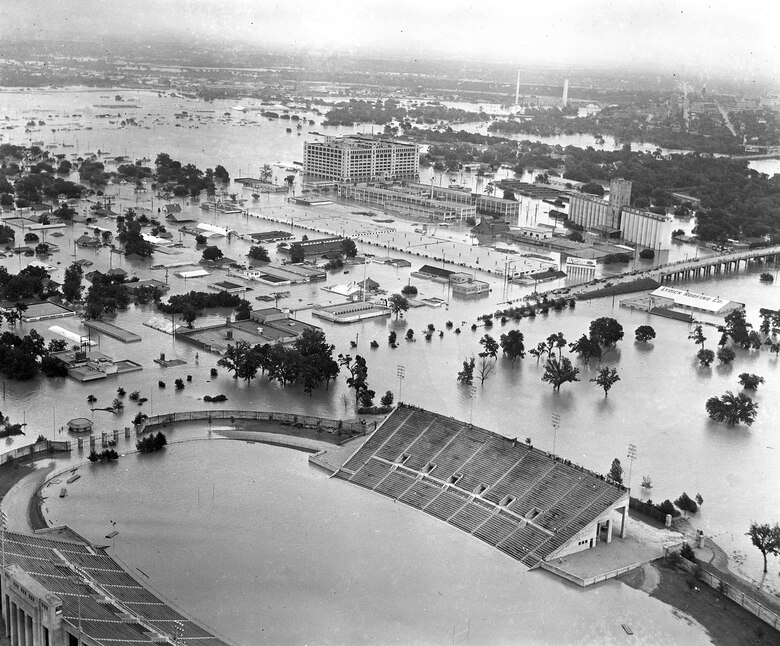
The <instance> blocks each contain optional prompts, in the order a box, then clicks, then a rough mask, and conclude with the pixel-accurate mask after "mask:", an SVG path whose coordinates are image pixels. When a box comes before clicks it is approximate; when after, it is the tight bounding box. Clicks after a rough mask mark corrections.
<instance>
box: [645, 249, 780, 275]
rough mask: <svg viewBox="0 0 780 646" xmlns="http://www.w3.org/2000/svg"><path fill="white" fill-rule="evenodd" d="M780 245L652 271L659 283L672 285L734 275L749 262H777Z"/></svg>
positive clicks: (696, 260) (695, 260)
mask: <svg viewBox="0 0 780 646" xmlns="http://www.w3.org/2000/svg"><path fill="white" fill-rule="evenodd" d="M779 256H780V245H772V246H770V247H761V248H759V249H747V250H744V251H735V252H732V253H724V254H720V255H717V256H706V257H703V258H693V259H690V260H681V261H679V262H675V263H670V264H668V265H661V266H660V267H656V268H654V269H653V273H654V274H657V280H658V282H659V283H662V284H663V283H674V282H677V281H678V280H690V279H692V278H707V277H709V276H712V275H720V274H729V273H736V272H738V271H739V270H740V266H742V265H743V263H744V268H745V269H747V267H748V265H749V264H750V262H751V261H763V262H773V263H777V262H778V257H779Z"/></svg>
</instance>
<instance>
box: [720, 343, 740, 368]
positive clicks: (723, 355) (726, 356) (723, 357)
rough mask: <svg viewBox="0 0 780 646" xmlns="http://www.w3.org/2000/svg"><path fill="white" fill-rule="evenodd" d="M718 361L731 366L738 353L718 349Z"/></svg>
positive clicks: (724, 348) (723, 348) (729, 349)
mask: <svg viewBox="0 0 780 646" xmlns="http://www.w3.org/2000/svg"><path fill="white" fill-rule="evenodd" d="M716 354H717V356H718V361H720V362H721V363H722V364H724V365H728V364H730V363H731V362H732V361H734V359H735V358H736V356H737V355H736V353H735V352H734V350H732V349H731V348H726V347H722V348H718V351H717V353H716Z"/></svg>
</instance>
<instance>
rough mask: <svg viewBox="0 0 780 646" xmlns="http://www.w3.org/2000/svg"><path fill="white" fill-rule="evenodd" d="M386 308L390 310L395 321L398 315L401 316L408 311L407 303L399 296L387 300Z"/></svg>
mask: <svg viewBox="0 0 780 646" xmlns="http://www.w3.org/2000/svg"><path fill="white" fill-rule="evenodd" d="M387 306H388V307H389V308H390V312H392V313H393V314H395V318H396V319H397V318H398V315H399V314H403V313H404V312H405V311H406V310H408V309H409V301H408V300H406V298H405V297H403V296H402V295H401V294H393V295H392V296H390V298H388V299H387Z"/></svg>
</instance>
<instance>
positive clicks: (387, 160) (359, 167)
mask: <svg viewBox="0 0 780 646" xmlns="http://www.w3.org/2000/svg"><path fill="white" fill-rule="evenodd" d="M303 174H304V177H306V178H309V177H312V178H324V179H330V180H334V181H337V182H361V181H362V182H365V181H374V180H390V179H417V178H418V177H419V174H420V149H419V146H418V145H417V144H413V143H409V142H402V141H396V140H393V139H382V138H380V137H370V136H367V135H347V136H344V137H330V136H325V137H323V140H322V141H307V142H305V143H304V144H303Z"/></svg>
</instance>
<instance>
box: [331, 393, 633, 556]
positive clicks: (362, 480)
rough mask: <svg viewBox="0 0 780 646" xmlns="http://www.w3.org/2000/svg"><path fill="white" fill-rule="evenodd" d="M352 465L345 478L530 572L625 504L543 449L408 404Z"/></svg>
mask: <svg viewBox="0 0 780 646" xmlns="http://www.w3.org/2000/svg"><path fill="white" fill-rule="evenodd" d="M345 467H346V468H348V469H349V470H350V471H338V472H337V473H336V476H337V477H340V478H342V479H347V480H349V481H350V482H354V483H355V484H359V485H361V486H363V487H367V488H369V489H373V490H374V491H377V492H378V493H382V494H384V495H386V496H388V497H390V498H393V499H395V500H399V501H400V502H403V503H405V504H407V505H409V506H411V507H415V508H417V509H422V510H423V511H425V512H426V513H428V514H431V515H432V516H435V517H436V518H440V519H442V520H444V521H446V522H448V523H450V524H452V525H453V526H455V527H457V528H459V529H462V530H463V531H466V532H469V533H471V534H473V535H474V536H476V537H477V538H479V539H481V540H483V541H485V542H486V543H489V544H490V545H494V546H496V547H498V549H500V550H501V551H503V552H504V553H506V554H508V555H509V556H511V557H512V558H515V559H517V560H519V561H522V562H523V563H525V564H526V565H528V566H529V567H535V566H536V565H538V563H539V561H540V560H542V559H544V558H547V557H548V556H550V555H551V554H553V553H554V552H555V551H556V550H558V549H559V548H560V547H562V546H563V545H565V544H566V542H567V541H569V540H570V539H571V538H572V537H573V536H575V535H576V534H577V533H578V532H580V531H581V530H582V529H583V528H584V527H586V526H587V525H588V524H590V523H593V522H595V521H596V520H597V519H598V518H599V517H601V516H603V514H604V513H605V512H606V511H608V510H609V509H610V508H612V507H614V506H615V505H616V504H617V503H618V502H619V501H621V499H623V498H625V497H626V491H625V490H624V489H623V488H621V487H618V486H616V485H613V484H611V483H608V482H606V481H605V480H604V479H603V478H601V477H598V476H596V475H595V474H592V473H591V472H589V471H587V470H585V469H582V468H580V467H577V466H576V465H572V464H571V463H569V462H566V461H562V460H560V459H556V458H553V457H551V456H549V455H547V454H546V453H543V452H542V451H539V450H538V449H534V448H532V447H530V446H527V445H525V444H522V443H518V442H517V441H516V440H510V439H508V438H506V437H503V436H501V435H497V434H495V433H491V432H490V431H487V430H485V429H481V428H477V427H474V426H470V425H464V424H463V422H460V421H458V420H454V419H452V418H448V417H445V416H443V415H438V414H435V413H431V412H429V411H426V410H422V409H418V408H415V407H412V406H404V405H401V406H399V407H398V408H397V409H396V410H395V411H394V412H393V413H392V414H391V415H390V416H389V417H388V418H387V419H386V420H385V422H384V423H383V424H381V425H380V426H379V427H378V428H377V430H376V431H375V432H374V433H373V434H372V435H371V436H370V437H369V438H368V439H367V440H366V442H365V443H364V445H363V446H362V447H361V448H360V449H358V451H357V452H356V453H355V454H354V456H353V457H352V458H350V459H349V460H348V461H347V463H346V465H345ZM352 471H354V474H353V473H352Z"/></svg>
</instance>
